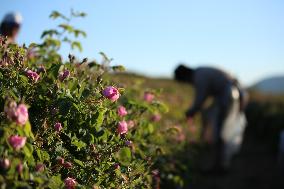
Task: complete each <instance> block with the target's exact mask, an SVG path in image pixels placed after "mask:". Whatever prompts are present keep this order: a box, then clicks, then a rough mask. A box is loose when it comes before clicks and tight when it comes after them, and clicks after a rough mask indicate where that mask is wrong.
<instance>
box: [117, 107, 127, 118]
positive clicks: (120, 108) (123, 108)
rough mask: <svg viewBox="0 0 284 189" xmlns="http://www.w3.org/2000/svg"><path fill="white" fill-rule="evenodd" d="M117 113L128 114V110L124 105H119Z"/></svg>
mask: <svg viewBox="0 0 284 189" xmlns="http://www.w3.org/2000/svg"><path fill="white" fill-rule="evenodd" d="M117 113H118V115H119V116H120V117H123V116H126V115H127V111H126V109H125V107H124V106H119V107H118V109H117Z"/></svg>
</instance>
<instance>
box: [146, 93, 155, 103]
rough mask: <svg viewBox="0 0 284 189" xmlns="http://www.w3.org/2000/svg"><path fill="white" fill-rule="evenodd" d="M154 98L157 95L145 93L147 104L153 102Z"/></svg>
mask: <svg viewBox="0 0 284 189" xmlns="http://www.w3.org/2000/svg"><path fill="white" fill-rule="evenodd" d="M154 98H155V95H154V94H153V93H151V92H145V93H144V100H145V101H146V102H152V101H153V100H154Z"/></svg>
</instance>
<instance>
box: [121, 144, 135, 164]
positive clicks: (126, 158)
mask: <svg viewBox="0 0 284 189" xmlns="http://www.w3.org/2000/svg"><path fill="white" fill-rule="evenodd" d="M131 158H132V157H131V150H130V149H129V148H128V147H124V148H121V149H120V150H119V152H118V160H119V162H120V163H121V164H123V165H126V166H127V165H128V164H129V163H130V162H131Z"/></svg>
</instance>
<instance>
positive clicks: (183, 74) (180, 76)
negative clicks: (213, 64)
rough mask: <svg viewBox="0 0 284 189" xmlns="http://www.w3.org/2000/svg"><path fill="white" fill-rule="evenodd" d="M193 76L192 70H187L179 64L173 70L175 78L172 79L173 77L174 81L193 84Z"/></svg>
mask: <svg viewBox="0 0 284 189" xmlns="http://www.w3.org/2000/svg"><path fill="white" fill-rule="evenodd" d="M193 74H194V70H193V69H191V68H188V67H186V66H184V65H182V64H181V65H179V66H178V67H177V68H176V69H175V76H174V77H175V80H177V81H181V82H189V83H192V82H193Z"/></svg>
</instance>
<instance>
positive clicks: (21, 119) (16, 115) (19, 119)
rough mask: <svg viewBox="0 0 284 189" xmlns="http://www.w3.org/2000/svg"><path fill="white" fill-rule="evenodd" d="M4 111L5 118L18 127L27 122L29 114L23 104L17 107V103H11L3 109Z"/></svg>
mask: <svg viewBox="0 0 284 189" xmlns="http://www.w3.org/2000/svg"><path fill="white" fill-rule="evenodd" d="M4 111H5V113H6V114H7V117H8V118H9V119H11V120H13V121H15V122H16V123H17V124H18V125H24V124H25V123H26V122H27V121H28V118H29V113H28V108H27V107H26V105H25V104H20V105H18V106H17V103H16V102H14V101H13V102H10V103H9V104H8V106H6V107H5V108H4Z"/></svg>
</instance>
